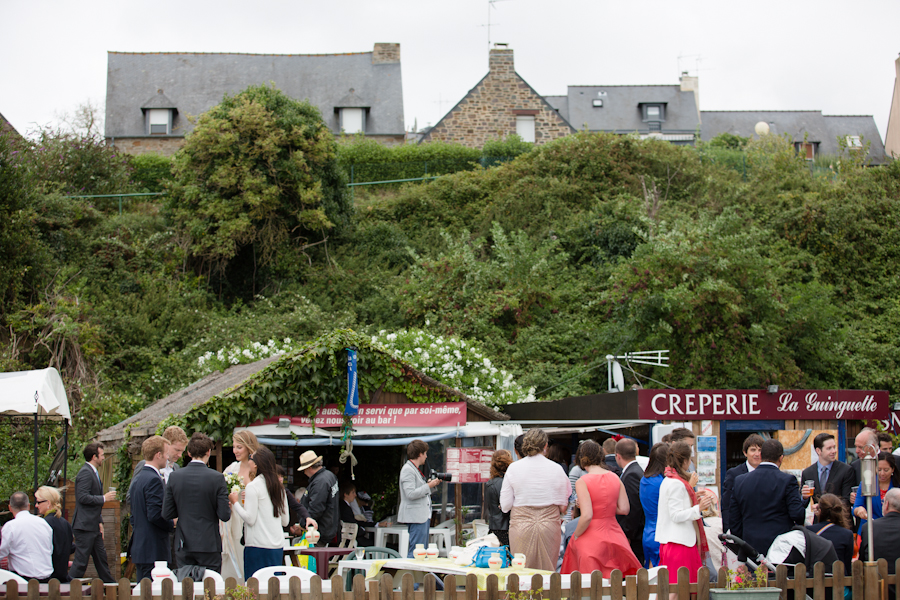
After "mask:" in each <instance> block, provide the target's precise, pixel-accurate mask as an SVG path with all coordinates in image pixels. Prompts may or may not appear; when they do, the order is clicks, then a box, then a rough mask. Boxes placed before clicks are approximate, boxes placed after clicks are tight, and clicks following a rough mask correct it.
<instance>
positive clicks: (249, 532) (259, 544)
mask: <svg viewBox="0 0 900 600" xmlns="http://www.w3.org/2000/svg"><path fill="white" fill-rule="evenodd" d="M250 475H251V477H253V479H252V481H250V483H249V484H247V487H246V489H245V494H244V504H243V505H241V503H240V502H239V500H240V492H232V493H231V494H230V495H229V496H228V499H229V500H230V501H231V508H232V510H233V511H234V512H235V513H237V514H238V515H239V516H240V517H241V519H243V520H244V573H245V576H246V577H247V578H248V579H249V578H250V577H252V576H253V574H254V573H256V572H257V571H258V570H260V569H262V568H264V567H276V566H278V565H281V564H284V563H283V561H284V558H283V557H284V554H283V551H284V550H283V549H284V532H283V529H282V528H283V527H286V526H287V524H288V523H289V522H290V518H291V517H290V512H289V511H288V505H287V496H286V495H285V491H284V487H283V486H282V485H281V484H280V483H279V482H278V473H277V471H276V467H275V455H274V454H272V451H271V450H269V449H268V448H266V447H265V446H260V447H259V449H258V450H257V451H256V452H254V453H253V456H251V457H250Z"/></svg>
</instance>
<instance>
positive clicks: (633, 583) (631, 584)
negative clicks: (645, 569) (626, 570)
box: [625, 575, 638, 600]
mask: <svg viewBox="0 0 900 600" xmlns="http://www.w3.org/2000/svg"><path fill="white" fill-rule="evenodd" d="M625 600H638V595H637V576H635V575H629V576H628V577H626V578H625Z"/></svg>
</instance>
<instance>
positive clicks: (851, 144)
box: [847, 135, 863, 150]
mask: <svg viewBox="0 0 900 600" xmlns="http://www.w3.org/2000/svg"><path fill="white" fill-rule="evenodd" d="M862 147H863V144H862V136H859V135H848V136H847V148H848V149H849V150H862Z"/></svg>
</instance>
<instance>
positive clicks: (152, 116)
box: [147, 108, 172, 135]
mask: <svg viewBox="0 0 900 600" xmlns="http://www.w3.org/2000/svg"><path fill="white" fill-rule="evenodd" d="M160 125H162V126H163V127H165V131H153V128H154V126H156V127H158V126H160ZM147 131H148V132H149V133H150V135H169V134H170V133H172V109H170V108H151V109H149V110H148V111H147Z"/></svg>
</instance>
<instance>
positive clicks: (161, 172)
mask: <svg viewBox="0 0 900 600" xmlns="http://www.w3.org/2000/svg"><path fill="white" fill-rule="evenodd" d="M131 165H132V167H133V168H134V172H133V173H132V178H133V179H134V186H135V189H136V190H137V191H139V192H161V191H163V189H165V186H166V183H167V182H169V181H171V180H172V159H171V158H169V157H168V156H160V155H159V154H152V153H150V154H140V155H138V156H135V157H134V158H132V159H131Z"/></svg>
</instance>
